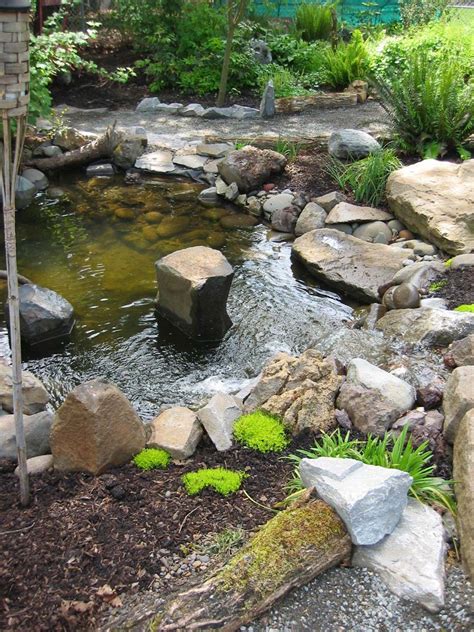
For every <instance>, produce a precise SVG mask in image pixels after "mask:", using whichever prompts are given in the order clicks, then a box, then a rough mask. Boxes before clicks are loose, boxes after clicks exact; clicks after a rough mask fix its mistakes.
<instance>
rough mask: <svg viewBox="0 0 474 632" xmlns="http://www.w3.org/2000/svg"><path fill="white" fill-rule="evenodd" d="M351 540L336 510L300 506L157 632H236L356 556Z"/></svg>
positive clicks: (163, 615) (168, 613)
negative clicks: (336, 566) (292, 593)
mask: <svg viewBox="0 0 474 632" xmlns="http://www.w3.org/2000/svg"><path fill="white" fill-rule="evenodd" d="M350 552H351V539H350V537H349V535H348V534H347V531H346V529H345V527H344V524H343V523H342V521H341V520H340V518H339V517H338V516H337V514H336V513H335V512H334V510H333V509H331V507H329V506H328V505H326V504H325V503H324V502H323V501H321V500H307V501H306V502H300V503H298V504H296V505H294V506H292V507H290V508H289V509H287V510H286V511H283V512H281V513H279V514H277V515H276V516H275V517H274V518H272V519H271V520H270V521H269V522H267V524H265V525H264V526H263V527H261V528H260V530H259V531H258V532H257V533H256V534H255V535H254V536H253V537H252V538H251V540H250V541H249V542H248V544H247V545H245V546H244V547H243V548H242V549H241V551H239V552H238V553H237V554H236V555H234V557H232V558H231V560H230V561H229V562H228V563H227V564H226V565H225V566H224V567H223V568H222V569H220V570H219V571H217V572H215V573H214V574H213V575H212V576H211V577H209V578H208V579H207V581H205V582H204V583H203V584H200V585H197V586H193V587H191V588H189V589H187V590H184V591H182V592H180V593H178V594H177V595H175V597H174V598H171V600H169V601H168V602H167V603H166V604H165V605H164V606H163V608H162V610H161V611H160V612H159V613H158V614H157V616H156V617H154V619H153V620H152V622H151V625H150V629H151V630H154V631H155V632H158V631H160V632H165V631H166V632H171V631H174V630H209V629H219V630H221V631H222V632H233V631H234V630H238V629H239V627H240V626H241V625H244V624H246V623H249V622H250V621H253V620H254V619H255V618H256V617H258V616H260V615H261V614H262V613H263V612H265V611H266V610H268V609H269V608H270V607H271V606H272V604H273V603H275V601H277V600H278V599H280V598H281V597H283V596H284V595H285V594H286V593H288V592H289V591H290V590H292V589H293V588H296V587H298V586H302V585H304V584H306V583H308V582H309V581H311V580H312V579H314V578H315V577H316V576H317V575H319V574H321V573H323V572H324V571H325V570H327V569H328V568H331V567H332V566H335V565H337V564H339V563H340V562H341V561H343V560H344V559H345V558H347V557H348V556H349V555H350Z"/></svg>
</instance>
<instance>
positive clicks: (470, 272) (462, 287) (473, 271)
mask: <svg viewBox="0 0 474 632" xmlns="http://www.w3.org/2000/svg"><path fill="white" fill-rule="evenodd" d="M441 279H446V280H447V283H446V285H445V286H444V287H442V288H441V289H440V290H438V291H437V292H434V293H433V296H437V297H439V298H444V299H445V300H446V301H447V302H448V307H449V309H454V308H455V307H458V305H471V304H474V267H473V266H466V267H464V268H458V269H457V270H450V269H449V267H448V268H447V274H446V275H445V276H443V277H441Z"/></svg>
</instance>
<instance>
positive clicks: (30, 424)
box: [0, 410, 54, 461]
mask: <svg viewBox="0 0 474 632" xmlns="http://www.w3.org/2000/svg"><path fill="white" fill-rule="evenodd" d="M53 418H54V415H53V413H51V412H50V411H49V410H44V411H42V412H40V413H36V414H35V415H24V416H23V426H24V430H25V442H26V455H27V457H28V458H29V459H30V458H33V457H35V456H41V455H43V454H49V452H50V440H49V435H50V432H51V427H52V425H53ZM15 437H16V432H15V417H14V416H13V415H4V416H3V417H0V458H1V459H9V460H12V461H16V460H17V450H16V439H15Z"/></svg>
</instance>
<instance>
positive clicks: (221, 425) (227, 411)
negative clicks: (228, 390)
mask: <svg viewBox="0 0 474 632" xmlns="http://www.w3.org/2000/svg"><path fill="white" fill-rule="evenodd" d="M197 414H198V418H199V421H200V422H201V423H202V425H203V426H204V429H205V431H206V432H207V434H208V435H209V437H210V439H211V441H212V443H213V444H214V445H215V446H216V448H217V449H218V450H219V452H224V451H225V450H229V449H230V448H231V447H232V445H233V431H234V423H235V421H236V419H237V418H238V417H240V415H241V414H242V406H241V403H240V402H239V400H237V398H235V397H232V395H227V394H225V393H216V395H214V397H212V398H211V399H210V400H209V402H208V403H207V404H206V406H204V407H203V408H201V409H200V410H198V413H197Z"/></svg>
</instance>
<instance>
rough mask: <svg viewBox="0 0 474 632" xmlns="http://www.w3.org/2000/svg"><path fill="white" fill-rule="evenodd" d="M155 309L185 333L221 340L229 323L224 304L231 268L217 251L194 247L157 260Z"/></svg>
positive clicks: (201, 337) (228, 289)
mask: <svg viewBox="0 0 474 632" xmlns="http://www.w3.org/2000/svg"><path fill="white" fill-rule="evenodd" d="M155 266H156V277H157V281H158V296H157V309H158V312H159V313H160V314H162V315H163V316H164V317H165V318H167V319H168V320H169V321H170V322H171V323H173V324H174V325H175V326H176V327H178V328H179V329H181V331H183V332H184V333H185V334H186V335H188V336H190V337H191V338H194V339H198V340H221V339H222V338H223V337H224V336H225V334H226V332H227V330H228V329H229V327H231V325H232V321H231V320H230V318H229V316H228V314H227V309H226V304H227V297H228V295H229V291H230V286H231V283H232V278H233V276H234V270H233V268H232V266H231V265H230V263H229V262H228V261H227V259H226V258H225V257H224V255H223V254H221V253H220V252H219V251H218V250H214V249H212V248H207V247H206V246H194V247H192V248H185V249H183V250H178V251H176V252H173V253H172V254H170V255H167V256H166V257H163V258H162V259H160V260H159V261H157V262H156V264H155Z"/></svg>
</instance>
